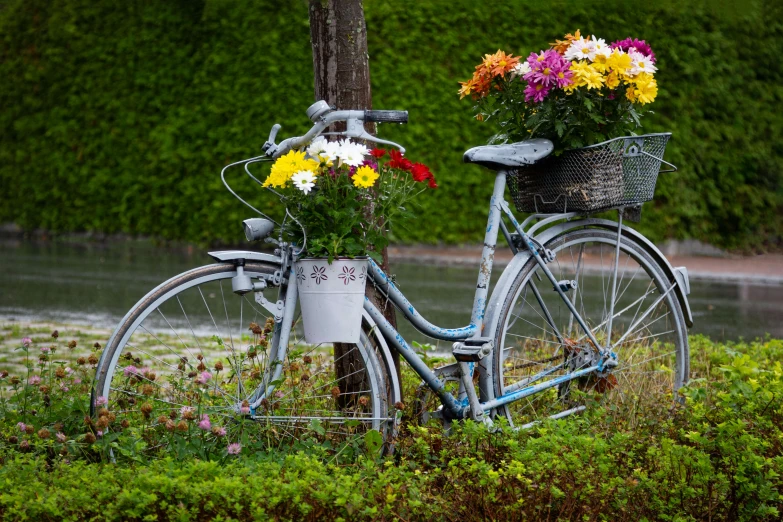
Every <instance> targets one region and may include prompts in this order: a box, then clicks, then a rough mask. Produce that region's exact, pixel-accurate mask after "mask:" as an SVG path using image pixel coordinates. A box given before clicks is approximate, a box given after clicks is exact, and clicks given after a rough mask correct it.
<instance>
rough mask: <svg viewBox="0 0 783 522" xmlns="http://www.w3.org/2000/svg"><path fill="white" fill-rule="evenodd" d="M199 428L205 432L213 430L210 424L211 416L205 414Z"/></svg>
mask: <svg viewBox="0 0 783 522" xmlns="http://www.w3.org/2000/svg"><path fill="white" fill-rule="evenodd" d="M198 427H199V428H200V429H202V430H204V431H209V430H210V429H212V423H211V422H209V415H207V414H206V413H205V414H204V415H202V416H201V422H199V423H198Z"/></svg>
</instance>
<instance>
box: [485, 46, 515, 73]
mask: <svg viewBox="0 0 783 522" xmlns="http://www.w3.org/2000/svg"><path fill="white" fill-rule="evenodd" d="M493 58H494V63H493V67H492V70H491V71H490V72H491V73H492V75H493V76H503V75H504V74H506V73H507V72H509V71H511V69H513V68H514V66H515V65H516V64H517V63H519V57H518V56H513V55H511V54H506V53H504V52H503V51H501V50H500V49H498V52H496V53H495V54H494V55H493Z"/></svg>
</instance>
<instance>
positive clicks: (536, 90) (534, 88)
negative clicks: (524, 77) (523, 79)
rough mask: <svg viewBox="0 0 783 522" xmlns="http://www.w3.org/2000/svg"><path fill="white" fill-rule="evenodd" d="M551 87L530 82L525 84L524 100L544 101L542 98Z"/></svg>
mask: <svg viewBox="0 0 783 522" xmlns="http://www.w3.org/2000/svg"><path fill="white" fill-rule="evenodd" d="M551 89H552V87H548V86H546V85H544V84H541V83H535V82H530V83H528V84H527V87H525V101H526V102H530V101H533V102H534V103H540V102H542V101H544V98H546V95H547V94H549V91H550V90H551Z"/></svg>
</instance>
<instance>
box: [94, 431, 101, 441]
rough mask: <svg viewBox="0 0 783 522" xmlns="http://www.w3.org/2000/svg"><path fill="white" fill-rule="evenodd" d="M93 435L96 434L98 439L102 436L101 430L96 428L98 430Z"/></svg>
mask: <svg viewBox="0 0 783 522" xmlns="http://www.w3.org/2000/svg"><path fill="white" fill-rule="evenodd" d="M95 436H96V437H98V438H99V439H100V438H101V437H103V430H98V431H97V432H96V433H95Z"/></svg>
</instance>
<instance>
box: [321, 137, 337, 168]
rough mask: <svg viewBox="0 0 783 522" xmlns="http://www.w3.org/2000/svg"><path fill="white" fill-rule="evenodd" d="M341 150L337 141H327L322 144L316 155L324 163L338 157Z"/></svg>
mask: <svg viewBox="0 0 783 522" xmlns="http://www.w3.org/2000/svg"><path fill="white" fill-rule="evenodd" d="M341 150H342V147H341V146H340V142H339V141H327V142H326V143H324V144H323V150H322V151H321V152H319V153H318V157H319V158H321V160H322V161H325V162H326V163H332V162H333V161H335V160H336V159H337V158H339V157H340V151H341Z"/></svg>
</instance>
